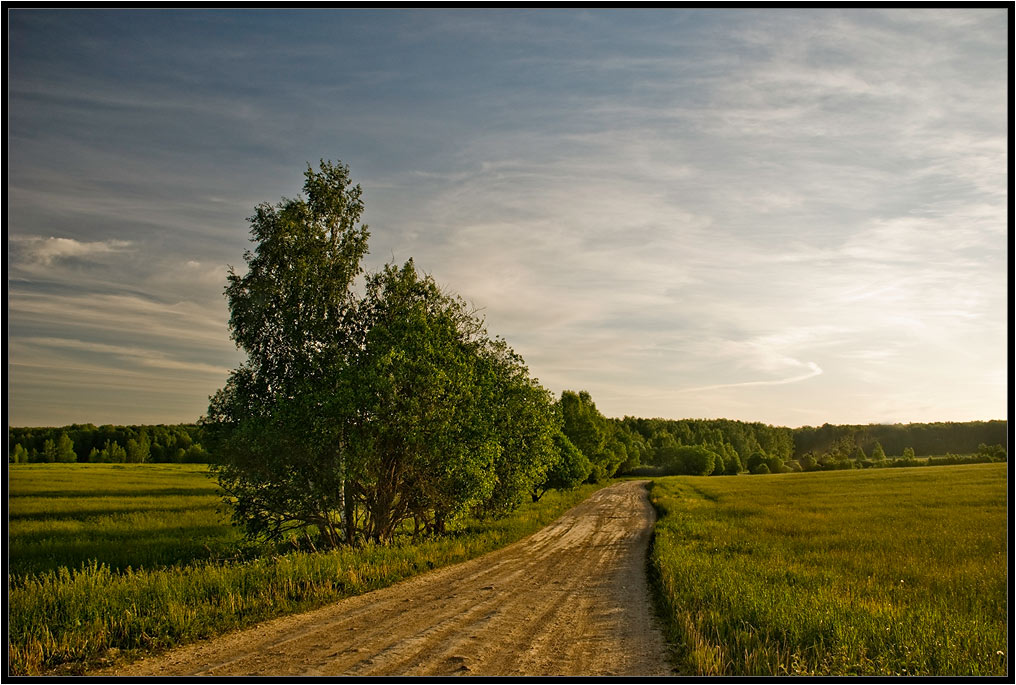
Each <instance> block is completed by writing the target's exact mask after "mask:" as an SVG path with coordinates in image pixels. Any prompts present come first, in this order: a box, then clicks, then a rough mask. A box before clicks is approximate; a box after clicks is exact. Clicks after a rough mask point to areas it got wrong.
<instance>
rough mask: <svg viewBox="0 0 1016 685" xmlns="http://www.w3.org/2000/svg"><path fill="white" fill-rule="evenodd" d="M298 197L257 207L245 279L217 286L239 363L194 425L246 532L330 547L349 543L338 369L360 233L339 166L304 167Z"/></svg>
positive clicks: (354, 342)
mask: <svg viewBox="0 0 1016 685" xmlns="http://www.w3.org/2000/svg"><path fill="white" fill-rule="evenodd" d="M303 191H304V192H303V195H302V196H301V197H298V198H295V199H283V200H282V201H281V202H279V203H278V204H275V205H272V204H270V203H262V204H260V205H258V206H257V207H256V208H255V211H254V215H253V216H251V217H250V219H249V220H248V221H249V223H250V233H251V240H252V242H253V243H255V247H254V250H253V251H248V252H246V253H245V254H244V259H245V261H246V262H247V269H246V271H245V272H244V273H242V274H241V273H238V272H236V271H235V270H234V269H233V268H232V267H231V268H230V269H229V274H228V285H227V287H226V297H227V299H228V303H229V310H230V319H229V328H230V333H231V336H232V338H233V340H234V341H235V342H236V345H237V347H238V348H239V349H241V350H242V351H244V352H245V353H246V355H247V360H246V362H245V363H244V364H243V365H242V366H241V367H240V368H238V369H237V370H236V371H234V372H233V373H232V375H231V376H230V378H229V379H228V381H227V383H226V386H225V387H224V388H223V389H222V390H220V391H219V392H218V393H216V394H215V395H214V396H213V397H212V398H211V402H210V405H209V409H208V415H207V417H206V418H205V420H204V422H203V423H204V424H205V426H206V428H207V429H208V432H209V435H210V437H211V438H212V439H213V441H214V444H215V449H216V453H217V463H216V464H215V465H214V467H213V468H215V470H216V471H217V474H218V479H219V483H220V485H221V486H222V487H223V488H224V490H225V491H226V492H227V493H228V494H229V498H230V501H232V502H233V503H234V504H235V506H234V508H233V517H234V520H235V521H236V522H237V523H239V524H241V525H242V526H243V527H244V528H245V529H246V531H247V532H248V534H251V535H254V536H266V537H279V536H282V535H284V534H286V533H287V532H288V531H290V530H301V529H302V530H304V531H305V530H306V527H307V526H310V527H312V528H313V529H316V530H317V532H318V534H319V539H320V540H321V541H322V543H323V544H325V545H326V546H335V545H337V544H339V543H340V541H341V540H342V539H343V538H345V539H350V538H351V537H352V534H353V531H352V528H351V526H348V527H346V529H345V534H344V535H343V523H344V522H349V523H351V516H350V511H351V505H350V504H349V503H348V502H347V498H346V497H345V494H346V493H345V490H346V487H345V486H346V483H347V478H346V450H345V447H344V440H343V438H344V436H343V429H344V427H345V423H344V418H345V414H344V413H343V412H342V411H338V412H336V411H334V405H335V401H334V398H335V396H336V395H339V396H342V395H343V393H344V392H345V390H344V388H342V387H340V385H339V383H338V381H339V378H340V375H339V374H338V373H337V370H338V369H341V368H343V366H344V365H345V363H346V360H347V358H348V357H349V355H350V353H351V351H352V350H354V349H356V347H357V346H358V345H359V344H360V341H361V336H362V331H361V329H360V327H358V326H357V325H356V318H355V316H353V315H352V314H353V313H354V312H355V304H356V303H355V296H354V293H353V287H352V286H353V283H354V279H355V278H356V277H357V276H358V275H359V274H360V273H361V272H362V267H361V261H362V259H363V256H364V255H365V254H366V252H367V239H368V236H369V233H368V229H367V226H366V225H363V224H361V223H359V222H360V216H361V214H362V212H363V202H362V200H361V192H362V191H361V189H360V186H358V185H357V186H354V185H353V184H352V181H351V179H350V176H349V169H348V167H346V166H344V165H341V164H333V163H331V162H325V161H322V162H321V166H320V169H319V170H314V169H313V168H311V167H308V168H307V171H306V173H305V174H304V185H303ZM330 410H331V411H330ZM308 537H309V536H308Z"/></svg>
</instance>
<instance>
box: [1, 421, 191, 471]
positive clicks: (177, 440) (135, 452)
mask: <svg viewBox="0 0 1016 685" xmlns="http://www.w3.org/2000/svg"><path fill="white" fill-rule="evenodd" d="M202 439H203V436H202V430H201V428H200V427H199V426H198V425H197V424H176V425H166V424H158V425H135V426H113V425H103V426H95V425H94V424H91V423H85V424H78V423H75V424H71V425H69V426H63V427H60V428H8V430H7V448H8V450H7V454H8V461H10V462H11V463H16V464H17V463H21V464H24V463H53V462H62V463H74V462H82V463H108V462H120V463H146V462H170V463H207V462H208V460H209V458H210V457H209V454H208V453H207V452H206V451H205V449H204V447H202V445H201V441H202Z"/></svg>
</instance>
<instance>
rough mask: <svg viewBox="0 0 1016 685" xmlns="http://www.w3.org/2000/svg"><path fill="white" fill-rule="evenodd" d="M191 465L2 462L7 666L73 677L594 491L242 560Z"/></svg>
mask: <svg viewBox="0 0 1016 685" xmlns="http://www.w3.org/2000/svg"><path fill="white" fill-rule="evenodd" d="M205 470H206V467H204V466H200V465H182V464H180V465H175V464H174V465H169V464H158V465H156V464H140V465H117V464H103V465H84V464H39V465H17V466H12V467H9V470H8V476H9V483H10V494H11V497H10V516H11V530H10V535H11V544H10V563H11V566H10V568H11V574H10V576H9V578H10V589H9V595H8V597H9V607H10V645H9V650H8V654H9V659H10V660H9V664H10V668H11V673H12V674H14V675H26V674H29V675H30V674H38V673H81V672H83V670H84V669H86V668H88V667H95V666H101V665H103V664H107V663H111V662H112V661H115V660H117V659H122V658H130V657H132V656H135V655H137V654H140V653H145V652H151V651H159V650H161V649H164V648H168V647H171V646H173V645H176V644H180V643H183V642H188V641H191V640H196V639H200V638H205V637H211V636H214V635H217V634H220V633H222V632H225V631H227V630H231V629H234V628H240V627H243V626H248V625H252V624H254V623H256V622H258V621H261V620H264V619H268V618H272V617H275V616H281V615H284V614H288V613H294V612H297V611H303V610H309V609H312V608H315V607H318V606H322V605H324V604H326V603H328V602H332V601H336V600H338V599H341V598H343V597H348V596H351V595H356V594H360V593H363V592H367V591H370V590H374V589H377V588H381V587H385V586H387V585H391V584H392V583H395V582H397V581H399V580H402V579H404V578H407V577H409V576H412V575H415V574H417V573H420V572H423V571H427V570H430V569H432V568H437V567H439V566H444V565H447V564H451V563H456V562H459V561H465V560H467V559H471V558H473V557H476V556H479V555H480V554H483V553H485V552H488V551H491V550H493V549H497V548H499V547H503V546H504V545H507V544H509V543H511V542H514V541H515V540H518V539H520V538H522V537H524V536H526V535H528V534H530V533H532V532H535V531H536V530H538V529H539V528H541V527H543V526H545V525H546V524H548V523H550V522H551V521H552V520H554V519H555V518H557V517H558V516H559V515H560V514H562V513H564V511H566V510H567V509H569V508H570V507H572V506H574V505H575V504H577V503H578V502H580V501H581V500H583V499H585V498H586V497H588V496H589V494H591V493H592V492H593V491H595V490H596V489H597V488H598V487H602V486H590V485H587V486H582V487H581V488H578V489H576V490H573V491H570V492H566V493H558V492H556V491H553V492H550V493H548V494H547V495H546V496H544V498H543V499H542V500H541V501H540V502H539V503H536V504H528V503H527V504H525V505H523V507H522V508H520V509H519V510H518V511H517V512H515V513H514V514H512V515H511V516H509V517H508V518H506V519H501V520H496V521H476V520H465V521H461V522H459V523H458V525H457V526H456V529H455V530H453V531H452V532H451V534H450V535H448V536H446V537H442V538H436V539H429V540H418V541H414V540H411V539H404V540H402V541H401V542H398V543H397V544H393V545H390V546H378V545H366V546H364V547H359V548H355V549H342V550H338V551H335V552H321V553H306V552H296V551H291V552H286V553H278V552H274V551H271V550H268V549H262V550H260V553H258V554H255V553H254V550H251V549H243V544H242V539H241V537H240V535H239V534H238V533H237V532H236V531H235V530H233V529H232V528H231V526H230V525H229V521H228V516H227V515H226V514H225V513H224V512H222V511H220V510H219V507H220V505H219V497H218V495H217V494H216V491H217V490H216V487H217V486H216V484H215V481H214V480H212V479H210V478H208V477H207V476H206V475H205V473H204V472H205Z"/></svg>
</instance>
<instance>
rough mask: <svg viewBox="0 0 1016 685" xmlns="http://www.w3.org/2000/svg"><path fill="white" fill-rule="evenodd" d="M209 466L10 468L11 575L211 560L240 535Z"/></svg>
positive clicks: (234, 545)
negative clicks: (91, 564) (91, 565)
mask: <svg viewBox="0 0 1016 685" xmlns="http://www.w3.org/2000/svg"><path fill="white" fill-rule="evenodd" d="M207 474H208V467H207V466H205V465H204V464H68V465H64V464H20V465H17V466H12V467H10V468H9V470H8V475H9V480H8V482H9V486H10V487H9V496H10V499H9V506H10V520H9V528H8V544H9V551H10V562H11V564H10V572H11V573H12V574H15V575H22V574H26V573H38V572H42V571H55V570H57V569H58V568H60V567H61V566H64V567H68V568H72V569H76V568H78V567H80V566H81V564H82V563H83V562H85V561H89V560H97V561H99V562H101V563H103V564H106V565H108V566H109V567H110V568H111V569H112V570H114V571H120V570H124V569H126V568H127V567H132V568H135V569H137V568H139V567H144V568H158V567H160V566H169V565H175V564H179V563H181V562H191V561H198V560H201V561H207V560H209V559H216V558H221V557H223V556H228V555H229V554H231V553H233V552H234V551H235V550H236V549H237V547H238V545H239V544H240V542H241V536H240V534H239V533H238V532H237V531H236V530H235V529H234V528H233V527H232V526H231V525H230V523H229V516H228V515H227V514H226V513H224V512H223V511H221V503H220V499H219V496H218V494H217V492H218V486H217V485H216V483H215V481H214V480H213V479H211V478H209V477H208V475H207Z"/></svg>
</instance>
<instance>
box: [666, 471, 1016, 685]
mask: <svg viewBox="0 0 1016 685" xmlns="http://www.w3.org/2000/svg"><path fill="white" fill-rule="evenodd" d="M1006 469H1007V466H1006V464H978V465H970V466H943V467H940V468H935V469H930V468H927V469H898V470H897V469H884V470H877V471H875V470H871V471H869V470H865V471H837V472H829V473H794V474H784V475H774V476H763V477H758V476H753V477H710V478H693V477H674V478H664V479H660V480H658V481H657V482H656V483H655V484H654V487H653V490H652V498H653V501H654V504H655V506H656V507H657V510H658V511H659V512H660V520H659V521H658V523H657V528H656V536H655V541H654V544H653V551H652V559H651V565H652V568H653V569H654V572H655V574H656V576H657V577H656V579H655V582H656V586H657V589H658V591H659V599H660V606H661V612H662V613H663V614H664V618H665V621H666V623H667V630H668V632H669V637H670V639H671V641H672V643H673V644H675V645H676V655H675V656H676V660H677V663H678V664H679V667H680V668H682V669H683V671H684V672H685V673H688V674H693V675H694V674H699V675H716V674H722V675H752V676H758V675H786V674H801V675H805V674H810V675H815V674H819V675H858V674H863V675H906V676H909V675H994V676H1001V675H1006V674H1007V672H1008V658H1009V654H1008V651H1007V650H1008V625H1007V617H1008V606H1007V598H1008V594H1007V593H1008V584H1007V579H1006V570H1007V566H1006V562H1007V558H1008V557H1007V553H1008V549H1007V544H1008V533H1007V502H1006V493H1007V471H1006Z"/></svg>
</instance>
